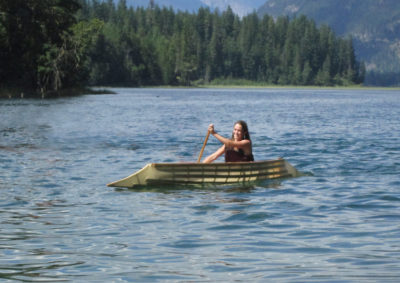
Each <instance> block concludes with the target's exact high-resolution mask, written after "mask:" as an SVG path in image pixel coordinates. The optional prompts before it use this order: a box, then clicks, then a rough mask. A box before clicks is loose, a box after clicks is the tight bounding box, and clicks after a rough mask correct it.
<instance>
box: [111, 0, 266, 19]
mask: <svg viewBox="0 0 400 283" xmlns="http://www.w3.org/2000/svg"><path fill="white" fill-rule="evenodd" d="M114 1H115V2H118V1H119V0H114ZM266 1H267V0H190V1H188V0H154V3H155V4H157V5H158V6H160V7H162V6H166V7H173V8H174V9H176V10H182V11H189V12H193V11H197V10H198V9H199V8H200V7H210V8H211V9H216V8H218V9H219V10H221V11H224V10H226V8H227V7H228V6H230V7H231V8H232V10H233V12H234V13H236V14H237V15H239V16H241V17H242V16H245V15H246V14H248V13H251V12H253V11H256V10H257V9H258V8H259V7H261V5H263V4H264V3H265V2H266ZM126 3H127V4H128V5H130V6H144V7H147V6H148V5H149V3H150V1H149V0H126Z"/></svg>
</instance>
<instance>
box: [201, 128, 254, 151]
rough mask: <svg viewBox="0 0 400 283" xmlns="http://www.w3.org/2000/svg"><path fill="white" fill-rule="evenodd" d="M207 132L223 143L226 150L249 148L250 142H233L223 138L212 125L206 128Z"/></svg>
mask: <svg viewBox="0 0 400 283" xmlns="http://www.w3.org/2000/svg"><path fill="white" fill-rule="evenodd" d="M208 131H209V132H210V133H211V134H212V135H213V136H214V137H215V138H216V139H217V140H219V141H220V142H221V143H223V144H224V145H225V146H226V147H227V148H232V147H237V148H247V147H249V146H250V144H251V142H250V141H249V140H241V141H233V140H231V139H227V138H224V137H223V136H221V135H220V134H218V133H217V132H216V131H215V130H214V125H213V124H211V125H210V126H209V127H208Z"/></svg>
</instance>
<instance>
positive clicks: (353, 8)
mask: <svg viewBox="0 0 400 283" xmlns="http://www.w3.org/2000/svg"><path fill="white" fill-rule="evenodd" d="M257 13H258V15H259V16H263V15H264V14H269V15H271V16H273V17H278V16H282V15H288V16H290V17H292V16H296V15H301V14H304V15H306V16H307V17H309V18H312V19H314V20H315V21H316V23H317V24H327V25H329V26H330V27H332V29H333V30H334V31H335V32H336V33H337V34H338V35H341V36H347V35H351V36H352V37H353V40H354V46H355V49H356V54H357V57H358V59H360V60H363V61H364V62H365V63H366V66H367V71H369V72H370V73H371V72H380V73H391V74H392V75H393V73H398V74H399V76H400V1H399V0H269V1H268V2H266V3H265V4H264V5H263V6H261V7H260V8H259V9H258V10H257ZM367 80H368V75H367ZM398 81H400V79H399V80H398ZM367 83H368V81H367Z"/></svg>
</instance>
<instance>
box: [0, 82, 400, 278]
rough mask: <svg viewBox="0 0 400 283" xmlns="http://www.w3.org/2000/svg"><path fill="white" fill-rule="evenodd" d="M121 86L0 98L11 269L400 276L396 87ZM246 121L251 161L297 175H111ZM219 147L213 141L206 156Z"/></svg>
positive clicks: (137, 274)
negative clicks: (135, 181) (148, 179)
mask: <svg viewBox="0 0 400 283" xmlns="http://www.w3.org/2000/svg"><path fill="white" fill-rule="evenodd" d="M115 92H117V93H118V95H101V96H94V95H87V96H81V97H73V98H60V99H53V100H0V169H1V170H0V227H1V233H0V278H1V279H2V280H3V281H5V282H15V281H17V282H18V281H25V282H26V281H28V282H30V281H50V282H57V281H74V282H75V281H78V282H79V281H84V282H86V281H89V282H90V281H93V282H94V281H99V282H104V281H107V282H119V281H122V282H153V281H178V282H181V281H212V282H214V281H221V282H226V281H257V282H258V281H284V282H292V281H300V282H310V281H318V282H333V281H334V282H360V281H374V282H375V281H379V282H382V281H384V282H390V281H392V282H395V281H396V280H397V279H398V277H399V274H400V245H399V244H398V239H399V236H400V228H399V225H397V223H398V220H399V219H400V213H399V211H400V210H399V208H400V207H399V206H400V202H399V200H400V195H399V189H400V182H399V180H398V172H400V163H399V161H398V160H400V146H399V145H400V134H399V131H398V130H397V129H398V125H399V124H400V123H399V122H400V121H399V119H400V115H399V114H400V113H399V112H400V105H399V104H400V100H399V96H400V93H399V92H398V91H380V90H363V91H357V90H350V91H349V90H317V89H312V90H310V89H301V90H296V89H252V90H248V89H193V90H192V89H115ZM205 101H207V103H204V102H205ZM249 109H251V111H249ZM238 119H243V120H246V121H247V122H248V124H249V128H250V131H251V136H252V139H253V147H254V148H253V150H254V155H255V158H256V159H257V160H262V159H273V158H277V157H280V156H282V157H284V158H286V159H287V160H288V161H289V162H290V163H292V164H293V165H295V166H296V167H297V168H298V169H299V170H300V171H301V172H302V173H304V174H303V175H304V176H303V177H300V178H291V179H282V180H274V181H271V180H268V181H263V182H260V183H253V184H245V185H230V186H222V187H209V186H205V187H200V188H199V187H187V186H181V187H176V186H158V187H152V188H149V187H147V188H139V189H135V190H126V189H122V190H121V189H111V188H107V187H106V186H105V184H107V183H109V182H110V181H113V180H117V179H120V178H122V177H125V176H128V175H130V174H132V173H133V172H135V171H137V170H139V169H141V168H142V167H143V166H144V165H145V164H147V163H150V162H193V161H195V160H196V159H197V155H198V153H199V151H200V149H201V146H202V142H203V139H204V134H205V130H206V129H207V126H208V124H209V123H211V122H212V123H214V124H215V125H216V127H217V129H218V131H219V132H220V133H221V134H223V135H224V136H229V135H230V131H231V128H232V123H233V122H234V121H236V120H238ZM218 146H219V143H218V142H217V141H216V140H215V139H213V138H210V140H209V142H208V144H207V146H206V151H205V152H204V156H205V155H207V154H209V153H211V152H213V151H214V150H215V149H216V148H218Z"/></svg>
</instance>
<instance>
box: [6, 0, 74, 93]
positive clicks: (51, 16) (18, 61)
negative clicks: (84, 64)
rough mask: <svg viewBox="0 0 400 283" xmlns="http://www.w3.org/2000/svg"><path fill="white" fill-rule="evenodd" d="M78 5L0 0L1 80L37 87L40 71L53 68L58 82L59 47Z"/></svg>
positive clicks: (40, 0)
mask: <svg viewBox="0 0 400 283" xmlns="http://www.w3.org/2000/svg"><path fill="white" fill-rule="evenodd" d="M78 9H79V5H78V3H77V2H76V1H74V0H71V1H58V0H1V1H0V44H1V45H0V60H1V63H2V64H1V66H0V82H1V84H2V85H5V84H6V83H7V84H8V85H18V86H24V87H30V88H36V87H39V86H40V85H41V84H42V83H43V80H42V79H41V78H40V76H41V75H40V73H48V72H49V70H50V69H51V68H53V72H56V73H57V76H56V78H55V79H54V80H55V81H54V83H55V84H56V85H59V82H58V78H59V76H58V75H59V74H60V72H61V73H62V72H63V70H60V69H59V67H60V61H58V60H60V54H61V53H62V52H61V51H59V50H62V49H63V46H64V45H65V41H66V38H67V37H68V36H69V31H68V30H69V28H70V27H71V26H72V25H73V24H74V23H75V17H74V14H75V13H76V12H77V11H78ZM50 61H51V63H50ZM56 61H58V62H56ZM55 65H57V67H55ZM54 68H56V69H57V70H55V69H54Z"/></svg>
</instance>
